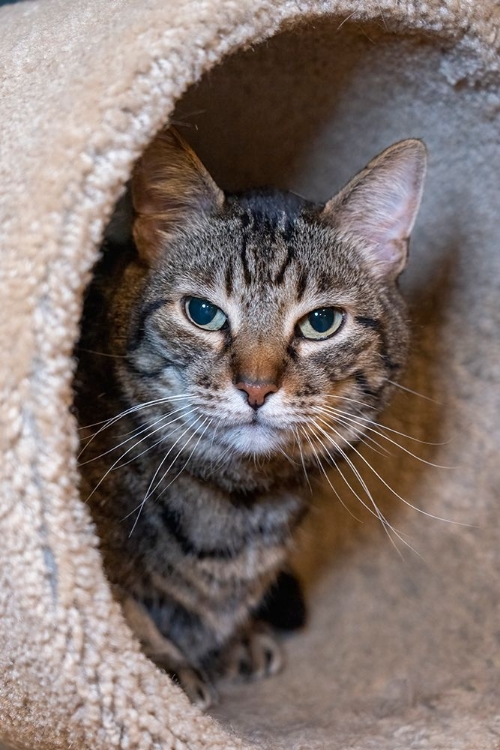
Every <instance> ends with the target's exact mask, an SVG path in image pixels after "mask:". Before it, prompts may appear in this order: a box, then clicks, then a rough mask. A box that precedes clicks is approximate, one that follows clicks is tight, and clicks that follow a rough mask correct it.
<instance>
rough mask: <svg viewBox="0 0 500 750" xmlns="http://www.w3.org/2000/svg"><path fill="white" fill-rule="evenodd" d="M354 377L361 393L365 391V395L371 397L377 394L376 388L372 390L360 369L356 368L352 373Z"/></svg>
mask: <svg viewBox="0 0 500 750" xmlns="http://www.w3.org/2000/svg"><path fill="white" fill-rule="evenodd" d="M354 379H355V381H356V383H357V384H358V385H359V387H360V388H361V390H362V391H363V393H365V394H366V395H367V396H370V397H371V398H376V397H377V396H378V394H379V391H378V390H373V389H372V388H371V387H370V384H369V383H368V380H367V378H366V375H365V373H364V372H363V371H362V370H358V371H357V372H355V373H354Z"/></svg>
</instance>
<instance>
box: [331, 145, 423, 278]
mask: <svg viewBox="0 0 500 750" xmlns="http://www.w3.org/2000/svg"><path fill="white" fill-rule="evenodd" d="M425 164H426V152H425V146H424V145H423V143H421V142H420V141H416V140H410V141H403V142H401V143H397V144H395V145H394V146H391V147H390V148H389V149H387V150H386V151H384V152H383V153H382V154H381V155H380V156H378V157H376V158H375V159H374V160H373V161H372V162H370V164H368V166H367V167H366V168H365V169H364V170H363V171H362V172H360V173H359V175H357V176H356V177H355V178H354V179H353V180H352V181H351V182H350V183H349V184H348V185H347V187H345V188H344V189H343V190H342V191H341V193H340V194H339V195H338V196H336V197H335V198H333V199H332V201H331V202H330V204H327V206H326V208H325V215H326V216H327V217H328V215H329V214H330V215H331V219H332V220H333V221H334V222H335V225H336V227H337V228H338V229H339V230H340V232H341V233H342V234H345V235H347V236H349V237H351V239H353V240H354V241H355V242H356V241H358V242H359V245H360V250H362V251H363V252H364V253H365V254H366V255H367V257H368V259H369V260H370V264H371V265H372V268H373V270H374V271H375V273H377V275H380V276H388V277H391V276H395V275H397V274H399V273H400V272H401V271H402V269H403V268H404V265H405V262H406V255H407V244H408V243H407V240H408V238H409V236H410V233H411V230H412V228H413V225H414V223H415V219H416V216H417V211H418V208H419V205H420V199H421V195H422V188H423V179H424V175H425Z"/></svg>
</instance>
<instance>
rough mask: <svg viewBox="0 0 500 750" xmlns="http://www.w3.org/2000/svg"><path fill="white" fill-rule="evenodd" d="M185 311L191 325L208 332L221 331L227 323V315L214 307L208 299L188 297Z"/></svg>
mask: <svg viewBox="0 0 500 750" xmlns="http://www.w3.org/2000/svg"><path fill="white" fill-rule="evenodd" d="M184 309H185V311H186V315H187V317H188V319H189V320H190V321H191V323H194V325H195V326H198V328H204V329H205V330H206V331H220V329H221V328H222V327H223V326H224V325H225V323H226V321H227V315H226V314H225V313H223V312H222V310H221V309H220V307H217V306H216V305H213V304H212V303H211V302H209V301H208V300H207V299H200V298H199V297H187V299H186V302H185V305H184Z"/></svg>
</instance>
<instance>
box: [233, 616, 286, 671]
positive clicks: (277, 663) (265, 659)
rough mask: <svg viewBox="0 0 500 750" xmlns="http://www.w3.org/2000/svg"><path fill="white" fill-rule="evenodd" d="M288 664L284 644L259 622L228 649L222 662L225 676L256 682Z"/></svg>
mask: <svg viewBox="0 0 500 750" xmlns="http://www.w3.org/2000/svg"><path fill="white" fill-rule="evenodd" d="M284 663H285V659H284V652H283V647H282V645H281V643H280V642H279V641H278V639H277V637H276V636H275V635H274V633H273V632H272V630H271V629H270V628H269V627H268V626H266V625H264V624H261V623H255V624H254V625H253V627H252V628H251V629H249V630H247V631H246V632H245V633H244V634H242V636H241V637H240V638H238V639H237V640H235V641H234V642H232V643H231V644H230V646H228V648H227V649H226V651H225V653H224V654H223V657H222V659H221V664H220V671H221V673H222V676H224V677H227V678H229V679H232V680H245V681H249V680H256V679H261V678H262V677H269V676H270V675H273V674H277V673H278V672H280V671H281V670H282V669H283V666H284Z"/></svg>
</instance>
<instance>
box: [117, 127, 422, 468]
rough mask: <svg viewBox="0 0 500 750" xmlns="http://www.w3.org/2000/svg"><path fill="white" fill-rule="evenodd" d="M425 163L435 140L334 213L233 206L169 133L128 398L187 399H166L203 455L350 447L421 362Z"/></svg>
mask: <svg viewBox="0 0 500 750" xmlns="http://www.w3.org/2000/svg"><path fill="white" fill-rule="evenodd" d="M425 165H426V151H425V147H424V145H423V144H422V142H421V141H418V140H407V141H403V142H401V143H397V144H395V145H394V146H392V147H390V148H389V149H387V150H386V151H384V152H383V153H382V154H381V155H380V156H378V157H377V158H375V159H374V160H373V161H372V162H370V163H369V164H368V166H367V167H366V168H365V169H364V170H363V171H362V172H360V173H359V174H358V175H357V176H356V177H355V178H354V179H353V180H352V181H351V182H350V183H349V184H348V185H347V186H346V187H345V188H344V189H343V190H342V191H341V192H340V193H338V194H337V195H336V196H335V197H333V198H332V199H331V200H330V201H328V202H327V203H326V204H325V205H321V206H318V205H314V204H311V203H309V202H307V201H305V200H303V199H302V198H299V197H298V196H296V195H293V194H289V193H282V192H277V191H251V192H248V193H244V194H241V195H229V196H228V195H224V193H223V192H222V191H221V190H220V189H219V188H218V187H217V186H216V184H215V183H214V181H213V180H212V178H211V176H210V175H209V174H208V172H207V171H206V169H205V168H204V166H203V165H202V164H201V162H200V161H199V159H198V158H197V157H196V155H195V154H194V153H193V152H192V151H191V149H190V148H189V147H188V146H187V144H186V143H185V142H184V141H183V140H182V138H181V137H180V136H179V135H178V134H177V133H176V132H175V131H174V130H173V129H170V130H167V131H165V132H163V133H161V134H160V135H159V136H158V137H157V138H156V139H155V140H154V141H153V143H152V144H151V145H150V147H149V148H148V149H147V150H146V152H145V154H144V156H143V157H142V159H141V160H140V161H139V163H138V165H137V167H136V169H135V172H134V176H133V181H132V198H133V204H134V209H135V214H136V219H135V223H134V238H135V243H136V245H137V249H138V257H139V261H138V263H137V264H136V269H135V271H133V272H131V273H132V276H131V278H132V277H133V278H137V277H140V279H141V282H140V294H139V295H136V296H135V297H134V303H133V305H131V306H130V308H129V310H130V315H129V320H128V322H127V325H126V337H124V339H125V338H126V341H127V349H126V364H125V365H124V366H123V367H122V368H121V375H120V377H121V380H122V385H123V387H124V389H125V390H126V391H127V392H128V393H129V394H130V395H135V398H136V399H137V398H139V399H141V400H143V401H144V400H152V399H155V398H171V397H175V398H177V400H172V401H170V402H166V403H169V404H170V407H169V408H170V409H171V410H174V409H178V410H179V411H178V412H177V414H178V417H176V418H177V419H178V422H177V423H176V430H182V429H189V430H191V431H193V430H195V431H196V430H197V432H195V434H197V435H198V437H200V441H201V445H203V444H204V442H205V438H204V437H203V438H202V437H201V436H202V435H210V441H211V445H212V446H214V445H215V446H218V450H219V451H220V450H223V449H224V448H227V449H228V450H232V451H234V452H236V453H239V454H245V455H248V454H254V455H262V454H272V453H273V452H276V451H285V452H288V453H289V454H294V455H295V456H297V455H300V456H303V455H306V456H308V455H311V454H313V453H314V451H315V450H322V452H324V450H325V449H326V450H329V451H330V452H331V453H332V454H333V453H335V452H336V448H335V446H340V447H342V446H345V443H346V442H347V441H349V440H352V439H354V438H355V436H356V435H357V434H359V433H360V432H362V430H363V424H364V422H363V419H364V418H365V417H366V416H371V415H372V414H374V413H375V412H376V411H377V410H378V409H379V408H380V406H381V405H382V404H383V403H384V402H385V401H386V398H387V394H388V392H389V391H390V390H391V385H390V382H389V381H391V380H393V379H394V378H395V377H397V375H398V373H399V371H400V369H401V368H402V366H403V364H404V362H405V359H406V351H407V338H408V333H407V323H406V315H405V308H404V305H403V302H402V299H401V297H400V295H399V292H398V290H397V286H396V281H397V278H398V276H399V274H400V273H401V271H402V270H403V268H404V266H405V264H406V260H407V248H408V239H409V235H410V232H411V229H412V227H413V224H414V221H415V217H416V214H417V210H418V207H419V203H420V198H421V194H422V186H423V179H424V173H425ZM139 268H142V271H139V270H138V269H139ZM134 274H135V275H134ZM127 283H129V282H127V281H126V284H127ZM130 285H131V286H133V282H132V281H130ZM130 294H131V296H134V295H133V294H132V292H131V293H130ZM178 397H180V398H178ZM206 431H207V432H206ZM196 439H197V438H196ZM194 443H195V439H193V442H191V446H194ZM321 445H322V446H323V448H321V447H320V446H321Z"/></svg>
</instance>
